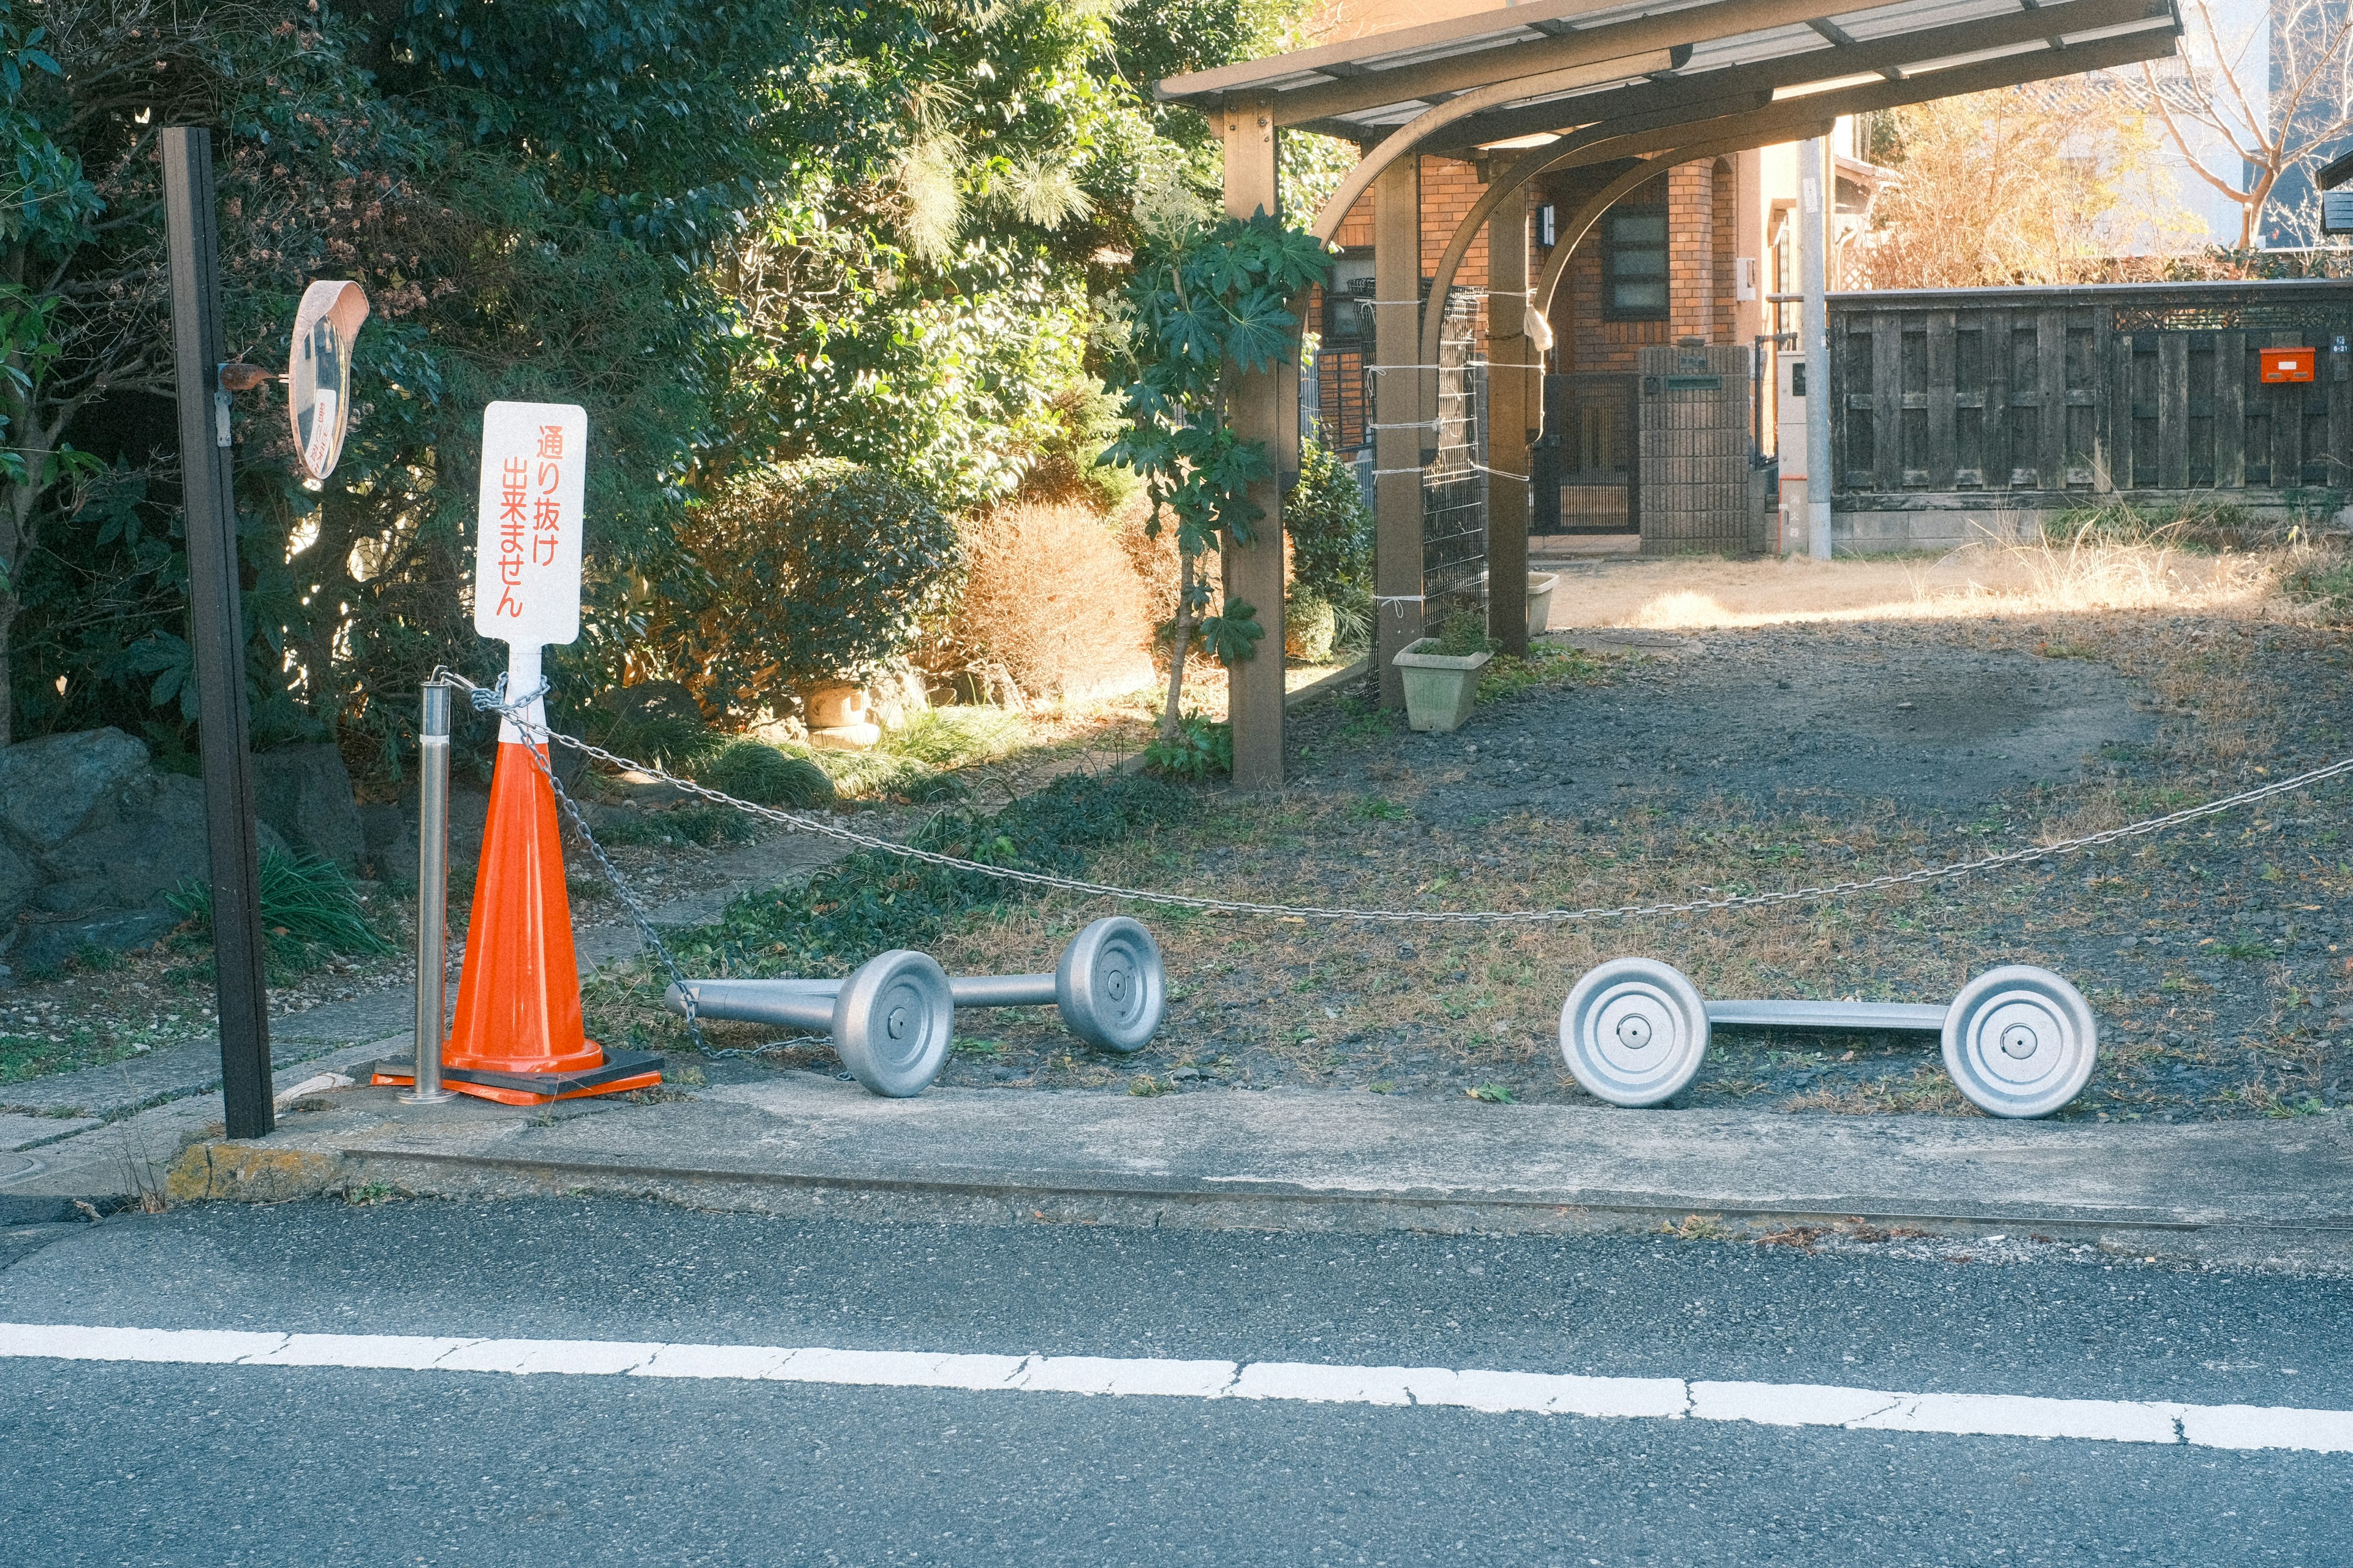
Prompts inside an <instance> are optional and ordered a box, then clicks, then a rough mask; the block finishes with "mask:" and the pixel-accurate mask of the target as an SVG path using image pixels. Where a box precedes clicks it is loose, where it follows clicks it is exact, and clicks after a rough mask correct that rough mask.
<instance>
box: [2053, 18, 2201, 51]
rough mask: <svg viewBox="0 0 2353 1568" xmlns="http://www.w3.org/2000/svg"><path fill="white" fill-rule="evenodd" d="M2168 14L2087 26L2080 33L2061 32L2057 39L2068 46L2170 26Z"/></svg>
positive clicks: (2171, 23)
mask: <svg viewBox="0 0 2353 1568" xmlns="http://www.w3.org/2000/svg"><path fill="white" fill-rule="evenodd" d="M2172 26H2173V18H2172V17H2170V16H2150V17H2147V18H2145V19H2144V20H2141V21H2138V22H2119V23H2117V24H2116V26H2113V27H2087V28H2085V29H2084V31H2082V32H2080V33H2062V34H2060V35H2059V41H2060V42H2061V43H2063V44H2064V45H2066V46H2067V47H2069V48H2071V49H2072V48H2073V47H2075V46H2076V45H2078V44H2089V43H2094V42H2096V41H2098V40H2099V39H2101V38H2121V37H2124V36H2125V35H2126V34H2127V33H2146V32H2149V31H2151V30H2152V29H2154V28H2158V27H2165V28H2168V29H2169V28H2171V27H2172Z"/></svg>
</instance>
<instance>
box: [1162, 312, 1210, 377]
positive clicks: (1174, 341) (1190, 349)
mask: <svg viewBox="0 0 2353 1568" xmlns="http://www.w3.org/2000/svg"><path fill="white" fill-rule="evenodd" d="M1225 326H1226V321H1225V312H1224V311H1223V310H1219V308H1218V307H1217V306H1216V305H1214V304H1196V305H1193V306H1190V307H1188V308H1187V309H1183V310H1171V311H1170V312H1169V313H1168V317H1167V319H1166V321H1164V322H1163V323H1162V324H1161V328H1160V336H1161V341H1162V342H1165V343H1166V344H1167V345H1168V347H1169V348H1170V349H1171V350H1172V351H1174V352H1175V353H1177V354H1179V355H1181V356H1182V357H1184V358H1186V359H1189V360H1192V361H1194V362H1196V363H1202V364H1208V363H1214V362H1215V361H1216V360H1217V359H1218V357H1219V353H1220V352H1221V351H1222V349H1223V348H1224V342H1223V339H1224V336H1225Z"/></svg>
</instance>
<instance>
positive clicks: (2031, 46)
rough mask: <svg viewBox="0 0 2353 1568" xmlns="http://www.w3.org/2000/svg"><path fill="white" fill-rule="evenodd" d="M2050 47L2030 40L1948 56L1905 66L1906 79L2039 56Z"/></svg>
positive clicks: (2036, 39)
mask: <svg viewBox="0 0 2353 1568" xmlns="http://www.w3.org/2000/svg"><path fill="white" fill-rule="evenodd" d="M2049 47H2051V46H2050V45H2049V44H2047V43H2045V42H2043V41H2042V39H2040V38H2029V39H2027V40H2026V41H2025V42H2024V43H2021V44H2004V45H2002V46H2001V47H1999V48H1991V49H1974V50H1971V51H1970V52H1969V53H1968V54H1966V55H1946V56H1943V57H1942V58H1937V59H1933V60H1922V61H1920V62H1918V63H1917V64H1915V65H1907V66H1905V67H1904V68H1903V73H1904V79H1905V81H1910V80H1911V79H1913V78H1914V77H1917V76H1933V75H1934V74H1936V72H1937V71H1948V70H1954V69H1957V68H1959V67H1961V66H1974V65H1982V64H1983V63H1984V62H1986V61H1987V60H1999V59H2007V58H2009V57H2010V56H2011V55H2031V54H2038V53H2040V52H2041V51H2042V50H2044V49H2047V48H2049Z"/></svg>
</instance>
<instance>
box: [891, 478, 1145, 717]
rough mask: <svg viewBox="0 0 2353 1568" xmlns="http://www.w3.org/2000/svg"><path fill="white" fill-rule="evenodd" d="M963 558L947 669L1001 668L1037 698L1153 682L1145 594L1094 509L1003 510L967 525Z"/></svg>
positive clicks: (944, 656)
mask: <svg viewBox="0 0 2353 1568" xmlns="http://www.w3.org/2000/svg"><path fill="white" fill-rule="evenodd" d="M965 557H966V560H967V561H968V563H969V567H968V571H967V574H966V577H965V590H964V597H963V599H962V600H961V601H960V602H959V603H958V605H957V606H956V608H955V613H954V614H953V615H952V616H950V617H949V621H948V638H947V642H946V644H945V646H944V647H943V648H941V649H940V650H939V652H938V654H937V655H935V656H934V657H935V658H937V659H939V660H941V661H942V664H943V668H944V669H947V670H954V669H965V670H979V669H986V668H990V667H992V666H993V667H996V668H1002V669H1003V670H1004V671H1005V672H1006V673H1007V674H1008V675H1010V676H1011V677H1012V678H1013V680H1014V683H1015V684H1016V685H1018V687H1019V688H1020V689H1021V690H1022V692H1023V693H1024V694H1026V695H1028V696H1032V697H1038V696H1067V695H1082V694H1085V693H1090V692H1093V691H1097V690H1100V689H1103V687H1105V686H1106V685H1108V684H1110V683H1112V682H1114V681H1117V680H1121V679H1127V678H1129V677H1131V676H1136V675H1139V674H1142V675H1145V676H1148V673H1149V669H1150V661H1149V659H1148V658H1147V656H1146V655H1145V643H1146V640H1147V639H1148V638H1149V637H1150V636H1151V634H1152V620H1151V611H1150V608H1149V601H1148V596H1147V591H1146V588H1145V583H1144V580H1143V578H1142V577H1140V576H1139V575H1137V574H1136V570H1135V568H1134V565H1132V564H1130V562H1129V557H1128V554H1127V552H1125V551H1124V550H1123V549H1122V548H1121V543H1120V539H1119V537H1118V536H1117V535H1116V534H1115V533H1114V532H1113V529H1112V527H1111V526H1110V525H1108V524H1106V523H1105V522H1104V521H1103V519H1102V518H1100V517H1098V516H1097V515H1096V514H1095V513H1094V512H1092V511H1091V510H1087V509H1086V508H1084V507H1080V506H1042V505H1035V504H1029V503H1017V504H1015V505H1012V506H1008V507H1003V508H1000V509H998V510H996V511H994V512H992V513H989V514H988V515H987V516H985V517H983V518H980V519H978V520H976V521H974V522H973V523H971V524H970V525H969V526H968V527H967V529H966V531H965Z"/></svg>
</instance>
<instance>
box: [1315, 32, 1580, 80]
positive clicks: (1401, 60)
mask: <svg viewBox="0 0 2353 1568" xmlns="http://www.w3.org/2000/svg"><path fill="white" fill-rule="evenodd" d="M1540 37H1544V35H1543V34H1542V33H1538V32H1535V31H1534V30H1533V29H1531V28H1527V27H1519V26H1513V27H1504V28H1502V29H1499V30H1498V31H1495V32H1493V33H1482V34H1480V35H1479V36H1478V37H1472V38H1453V39H1450V40H1448V41H1447V42H1445V43H1442V44H1425V45H1423V46H1422V47H1420V48H1418V49H1399V50H1398V52H1397V53H1395V54H1393V55H1366V56H1365V57H1364V58H1362V59H1359V60H1357V61H1356V64H1357V65H1359V66H1362V67H1363V68H1365V69H1366V70H1368V71H1385V70H1399V69H1402V68H1405V67H1407V66H1419V65H1428V64H1429V63H1430V61H1432V60H1444V59H1451V58H1454V57H1456V56H1458V55H1475V54H1477V53H1478V52H1479V51H1480V50H1482V49H1501V48H1507V47H1510V46H1512V45H1514V44H1525V43H1529V42H1532V41H1534V40H1535V39H1537V38H1540Z"/></svg>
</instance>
